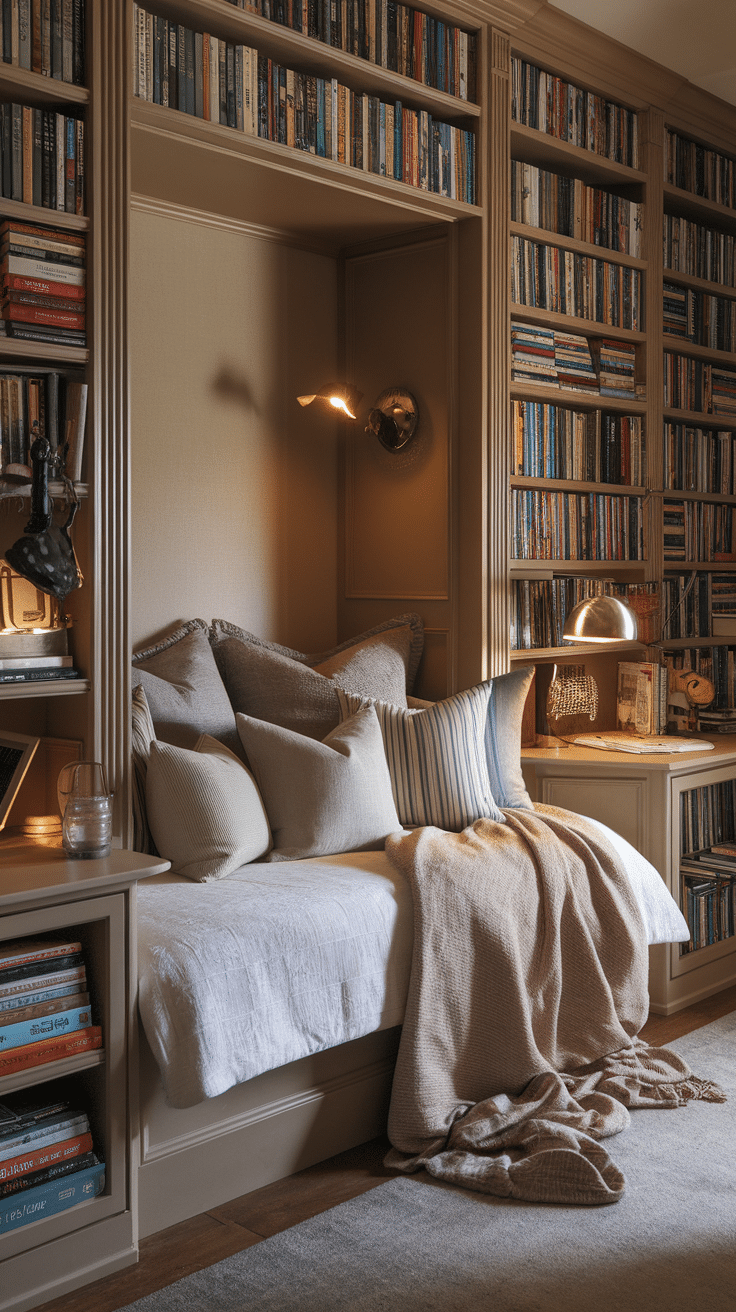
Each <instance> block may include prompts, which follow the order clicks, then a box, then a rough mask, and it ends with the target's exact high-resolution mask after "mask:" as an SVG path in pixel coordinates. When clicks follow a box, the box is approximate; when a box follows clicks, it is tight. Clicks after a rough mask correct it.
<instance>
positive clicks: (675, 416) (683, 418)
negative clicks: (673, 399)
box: [662, 406, 736, 428]
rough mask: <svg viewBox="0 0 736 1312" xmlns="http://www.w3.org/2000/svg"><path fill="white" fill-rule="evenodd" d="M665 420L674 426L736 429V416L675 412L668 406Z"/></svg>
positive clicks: (699, 411) (698, 411)
mask: <svg viewBox="0 0 736 1312" xmlns="http://www.w3.org/2000/svg"><path fill="white" fill-rule="evenodd" d="M662 413H663V417H664V419H667V420H669V421H670V422H671V423H673V424H687V425H688V427H689V428H736V415H714V414H711V413H710V412H706V411H703V410H673V409H672V407H671V406H666V407H665V409H664V411H663V412H662Z"/></svg>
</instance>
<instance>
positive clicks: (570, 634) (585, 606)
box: [563, 596, 638, 642]
mask: <svg viewBox="0 0 736 1312" xmlns="http://www.w3.org/2000/svg"><path fill="white" fill-rule="evenodd" d="M637 633H638V629H637V623H636V615H635V614H634V612H633V610H632V609H631V607H630V606H627V605H626V603H625V602H624V601H620V600H619V598H618V597H605V596H603V597H588V598H587V600H586V601H581V602H580V603H579V605H577V606H575V607H574V608H573V609H572V610H571V611H570V614H569V615H568V616H567V619H566V620H565V628H564V632H563V637H564V639H565V642H636V639H637Z"/></svg>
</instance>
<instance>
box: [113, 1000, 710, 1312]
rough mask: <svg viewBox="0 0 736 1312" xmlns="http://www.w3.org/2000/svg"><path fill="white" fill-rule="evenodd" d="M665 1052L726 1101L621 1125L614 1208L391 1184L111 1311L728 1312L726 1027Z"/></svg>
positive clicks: (422, 1178)
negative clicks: (618, 1194)
mask: <svg viewBox="0 0 736 1312" xmlns="http://www.w3.org/2000/svg"><path fill="white" fill-rule="evenodd" d="M669 1047H671V1048H673V1049H674V1050H675V1051H676V1052H679V1053H680V1054H681V1056H683V1057H684V1058H685V1060H686V1061H687V1062H688V1064H689V1065H690V1066H691V1067H692V1069H693V1070H694V1071H695V1072H696V1074H698V1075H702V1076H705V1077H707V1078H709V1079H712V1080H716V1081H717V1082H718V1083H720V1084H721V1085H722V1087H723V1089H724V1090H725V1092H726V1094H727V1096H728V1101H727V1102H726V1103H705V1102H692V1103H689V1104H688V1105H687V1106H686V1107H681V1108H678V1109H676V1110H672V1111H667V1110H662V1111H659V1110H657V1111H652V1110H637V1111H634V1112H632V1114H631V1125H630V1127H629V1128H628V1129H627V1130H625V1131H624V1132H623V1133H622V1134H620V1135H618V1136H617V1138H616V1139H612V1140H609V1147H610V1151H611V1155H612V1156H613V1158H614V1160H615V1161H616V1163H617V1164H618V1165H619V1166H620V1168H621V1169H622V1171H623V1173H624V1175H625V1177H626V1182H627V1187H626V1192H625V1194H624V1196H623V1198H622V1199H621V1200H620V1201H619V1202H617V1203H612V1204H610V1205H608V1206H605V1207H595V1208H591V1207H570V1206H558V1205H551V1204H541V1203H540V1204H535V1203H520V1202H514V1201H509V1200H504V1199H497V1198H491V1197H488V1196H486V1195H481V1194H475V1193H470V1192H468V1191H466V1190H463V1189H459V1188H456V1187H454V1186H450V1185H446V1184H442V1183H439V1182H437V1181H433V1180H431V1179H430V1178H429V1177H428V1176H426V1175H424V1174H421V1175H418V1176H411V1177H408V1178H404V1177H401V1178H397V1179H393V1180H389V1181H387V1182H386V1183H384V1184H382V1185H379V1186H377V1187H376V1188H375V1189H373V1190H371V1191H370V1192H369V1193H366V1194H363V1195H362V1196H360V1197H359V1198H355V1199H352V1200H351V1201H350V1202H347V1203H342V1204H341V1205H340V1206H339V1207H335V1208H333V1209H332V1210H330V1211H329V1212H323V1213H322V1214H321V1215H319V1216H315V1217H312V1218H311V1219H310V1220H308V1221H304V1222H302V1223H301V1224H300V1225H297V1226H294V1227H293V1229H291V1230H286V1231H284V1232H282V1233H281V1234H278V1235H274V1236H273V1237H272V1238H271V1239H266V1240H264V1241H263V1243H260V1244H257V1245H255V1246H254V1247H253V1248H249V1249H247V1250H246V1251H245V1252H242V1253H239V1254H237V1255H236V1256H234V1257H230V1258H227V1259H226V1260H225V1261H224V1262H219V1263H218V1264H217V1265H216V1266H212V1267H208V1268H207V1269H205V1270H203V1271H198V1272H196V1273H195V1274H193V1275H190V1276H187V1277H186V1278H185V1279H183V1280H181V1281H179V1282H178V1283H177V1284H175V1285H170V1286H169V1287H168V1288H166V1289H163V1290H160V1291H159V1292H158V1293H156V1294H150V1295H148V1296H147V1297H145V1298H142V1299H139V1300H138V1301H137V1302H135V1303H132V1304H130V1305H129V1307H128V1308H127V1309H126V1310H125V1312H346V1310H349V1312H408V1309H409V1308H417V1309H420V1310H421V1312H430V1310H431V1312H435V1310H436V1312H475V1309H488V1310H489V1312H490V1310H491V1309H493V1312H684V1309H687V1310H688V1312H691V1309H693V1308H701V1309H708V1312H731V1310H732V1309H733V1310H734V1312H736V1014H732V1015H730V1016H727V1017H724V1018H723V1019H722V1020H718V1021H715V1022H714V1023H713V1024H711V1025H708V1026H706V1027H705V1028H703V1029H700V1030H696V1031H695V1032H694V1033H692V1034H688V1035H687V1036H686V1037H685V1038H682V1039H679V1040H678V1041H677V1042H675V1043H672V1044H670V1045H669Z"/></svg>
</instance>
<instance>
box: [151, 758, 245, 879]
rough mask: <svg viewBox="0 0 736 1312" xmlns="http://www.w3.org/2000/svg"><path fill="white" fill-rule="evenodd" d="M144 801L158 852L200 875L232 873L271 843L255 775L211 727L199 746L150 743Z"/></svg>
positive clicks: (188, 873) (175, 866) (186, 872)
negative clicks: (209, 732)
mask: <svg viewBox="0 0 736 1312" xmlns="http://www.w3.org/2000/svg"><path fill="white" fill-rule="evenodd" d="M146 809H147V811H148V823H149V825H150V828H151V833H152V835H153V838H154V842H155V843H156V847H157V848H158V851H159V853H160V855H161V856H163V857H165V858H166V859H167V860H168V861H170V862H171V866H172V869H173V870H174V871H175V873H176V874H179V875H186V876H187V877H188V878H189V879H197V880H199V881H200V882H202V883H204V882H207V881H208V880H210V879H222V878H224V876H225V875H229V874H232V872H233V870H237V869H238V868H239V867H240V866H242V865H247V864H248V862H249V861H255V860H256V859H257V858H258V857H261V856H265V854H266V852H267V851H268V849H269V847H270V846H271V832H270V829H269V826H268V818H267V816H266V812H265V809H264V806H263V802H262V801H261V795H260V793H259V791H258V787H257V785H256V782H255V779H254V778H253V776H252V774H251V773H250V771H249V770H246V768H245V766H244V765H243V763H242V761H239V760H238V758H237V756H235V755H234V754H233V753H232V752H231V751H229V750H228V748H227V747H224V746H223V744H222V743H220V742H218V741H217V739H216V738H211V737H210V736H209V734H202V735H201V737H200V738H199V740H198V741H197V744H196V746H195V747H194V749H193V750H191V749H190V748H187V747H175V746H173V745H172V744H171V743H161V742H153V743H151V750H150V755H149V758H148V770H147V772H146Z"/></svg>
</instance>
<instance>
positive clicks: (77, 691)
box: [0, 679, 92, 701]
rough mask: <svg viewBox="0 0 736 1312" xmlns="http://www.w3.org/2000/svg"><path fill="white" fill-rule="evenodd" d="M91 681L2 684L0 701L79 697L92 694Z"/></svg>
mask: <svg viewBox="0 0 736 1312" xmlns="http://www.w3.org/2000/svg"><path fill="white" fill-rule="evenodd" d="M91 688H92V684H91V682H90V680H89V679H46V680H43V679H39V680H38V682H37V683H2V684H0V701H18V700H20V699H22V698H27V697H79V696H80V695H81V694H82V693H85V692H90V690H91Z"/></svg>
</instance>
